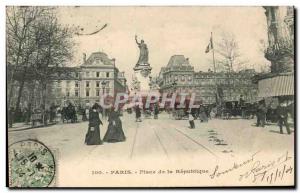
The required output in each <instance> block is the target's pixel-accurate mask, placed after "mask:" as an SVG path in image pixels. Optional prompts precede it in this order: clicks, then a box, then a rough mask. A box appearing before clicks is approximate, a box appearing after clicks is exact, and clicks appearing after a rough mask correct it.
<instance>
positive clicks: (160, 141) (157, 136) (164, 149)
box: [152, 127, 169, 159]
mask: <svg viewBox="0 0 300 193" xmlns="http://www.w3.org/2000/svg"><path fill="white" fill-rule="evenodd" d="M152 130H153V132H154V134H155V136H156V138H157V140H158V142H159V144H160V146H161V147H162V149H163V151H164V153H165V155H166V156H167V158H168V159H169V154H168V151H167V149H166V147H165V146H164V145H163V143H162V140H161V139H160V137H159V135H158V134H157V132H156V129H155V128H154V127H152Z"/></svg>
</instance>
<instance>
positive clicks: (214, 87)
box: [158, 55, 257, 104]
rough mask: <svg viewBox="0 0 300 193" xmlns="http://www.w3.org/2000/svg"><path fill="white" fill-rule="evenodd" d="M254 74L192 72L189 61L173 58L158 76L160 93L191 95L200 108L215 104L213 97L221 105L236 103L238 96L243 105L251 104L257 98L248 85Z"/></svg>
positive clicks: (254, 90) (243, 72) (250, 85)
mask: <svg viewBox="0 0 300 193" xmlns="http://www.w3.org/2000/svg"><path fill="white" fill-rule="evenodd" d="M255 74H256V72H255V71H254V70H253V69H248V70H243V71H240V72H231V73H225V72H218V73H214V72H212V71H208V72H202V71H200V72H195V71H194V67H193V66H192V65H191V64H190V62H189V59H188V58H185V57H184V56H183V55H174V56H172V57H171V58H170V60H169V62H168V64H167V66H166V67H163V68H162V69H161V71H160V73H159V76H158V80H159V85H160V92H161V93H169V94H171V93H174V92H177V93H195V94H196V101H199V102H201V103H203V104H213V103H216V93H217V91H218V94H220V95H222V96H221V97H222V100H224V101H238V100H239V98H240V97H241V95H242V96H243V98H244V100H245V101H248V102H253V101H255V100H256V96H257V85H256V84H254V83H252V81H251V80H252V77H253V76H254V75H255Z"/></svg>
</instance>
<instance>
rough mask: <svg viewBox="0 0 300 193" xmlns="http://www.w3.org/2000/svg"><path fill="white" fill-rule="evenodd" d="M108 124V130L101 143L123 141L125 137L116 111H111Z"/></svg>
mask: <svg viewBox="0 0 300 193" xmlns="http://www.w3.org/2000/svg"><path fill="white" fill-rule="evenodd" d="M108 122H109V124H108V129H107V131H106V133H105V136H104V138H103V141H105V142H108V143H115V142H122V141H125V140H126V137H125V135H124V132H123V128H122V121H121V119H120V115H119V113H118V112H116V111H111V113H110V115H109V118H108Z"/></svg>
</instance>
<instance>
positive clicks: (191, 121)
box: [188, 111, 195, 129]
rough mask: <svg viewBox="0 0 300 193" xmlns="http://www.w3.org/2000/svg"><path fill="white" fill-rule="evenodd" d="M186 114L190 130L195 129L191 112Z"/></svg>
mask: <svg viewBox="0 0 300 193" xmlns="http://www.w3.org/2000/svg"><path fill="white" fill-rule="evenodd" d="M188 113H189V123H190V128H191V129H195V122H194V119H195V118H194V116H193V114H192V112H191V111H188Z"/></svg>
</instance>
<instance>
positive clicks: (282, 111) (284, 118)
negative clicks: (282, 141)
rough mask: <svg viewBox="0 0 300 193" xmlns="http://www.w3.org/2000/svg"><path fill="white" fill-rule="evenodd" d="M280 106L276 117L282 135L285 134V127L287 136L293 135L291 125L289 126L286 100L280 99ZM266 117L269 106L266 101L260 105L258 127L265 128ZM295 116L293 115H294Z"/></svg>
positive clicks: (262, 101)
mask: <svg viewBox="0 0 300 193" xmlns="http://www.w3.org/2000/svg"><path fill="white" fill-rule="evenodd" d="M278 102H279V104H278V106H277V108H276V110H275V112H276V117H277V121H278V125H279V129H280V134H283V126H285V128H286V131H287V134H290V133H291V130H290V127H289V124H288V112H289V110H288V106H287V103H286V101H285V100H284V99H282V98H279V100H278ZM266 115H267V106H266V103H265V101H264V100H261V101H260V102H259V104H258V108H257V113H256V118H257V122H256V126H257V127H259V126H261V127H264V126H265V124H266ZM292 116H293V115H292Z"/></svg>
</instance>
